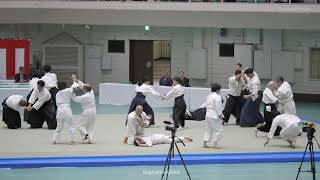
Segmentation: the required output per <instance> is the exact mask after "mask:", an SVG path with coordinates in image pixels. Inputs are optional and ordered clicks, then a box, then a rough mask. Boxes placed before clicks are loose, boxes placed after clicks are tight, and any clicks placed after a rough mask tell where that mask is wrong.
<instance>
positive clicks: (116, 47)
mask: <svg viewBox="0 0 320 180" xmlns="http://www.w3.org/2000/svg"><path fill="white" fill-rule="evenodd" d="M124 47H125V46H124V40H109V41H108V52H109V53H125V50H124Z"/></svg>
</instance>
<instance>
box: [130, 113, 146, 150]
mask: <svg viewBox="0 0 320 180" xmlns="http://www.w3.org/2000/svg"><path fill="white" fill-rule="evenodd" d="M144 125H146V126H148V125H149V121H148V120H147V114H146V113H145V112H142V114H141V117H139V116H137V115H136V112H135V111H132V112H131V113H129V114H128V124H127V137H128V139H127V143H128V144H133V142H134V138H136V137H139V136H142V135H144Z"/></svg>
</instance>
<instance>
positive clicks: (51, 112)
mask: <svg viewBox="0 0 320 180" xmlns="http://www.w3.org/2000/svg"><path fill="white" fill-rule="evenodd" d="M28 102H29V106H28V107H27V111H28V112H30V114H29V116H28V119H27V120H26V121H27V123H28V124H30V125H31V128H42V125H43V123H44V121H46V122H47V125H48V129H56V127H57V121H56V111H55V105H54V104H53V102H52V100H51V95H50V92H49V91H48V90H47V89H46V88H45V83H44V81H42V80H39V81H38V82H37V87H36V88H34V89H33V91H32V93H31V96H30V99H29V101H28Z"/></svg>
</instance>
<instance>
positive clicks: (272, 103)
mask: <svg viewBox="0 0 320 180" xmlns="http://www.w3.org/2000/svg"><path fill="white" fill-rule="evenodd" d="M264 105H265V106H272V105H276V104H274V103H271V104H266V103H264Z"/></svg>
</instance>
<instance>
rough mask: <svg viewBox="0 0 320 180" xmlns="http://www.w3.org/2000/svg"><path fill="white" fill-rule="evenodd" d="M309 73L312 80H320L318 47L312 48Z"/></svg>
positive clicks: (319, 53)
mask: <svg viewBox="0 0 320 180" xmlns="http://www.w3.org/2000/svg"><path fill="white" fill-rule="evenodd" d="M309 67H310V71H309V72H310V74H309V77H310V79H312V80H320V48H312V49H311V56H310V65H309Z"/></svg>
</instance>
